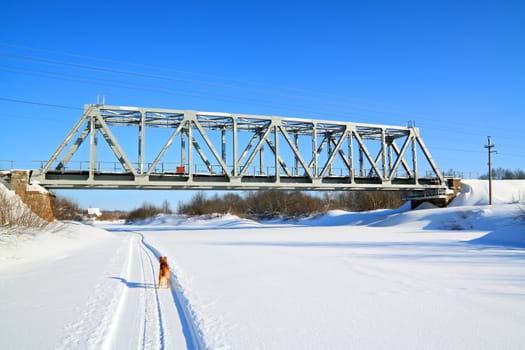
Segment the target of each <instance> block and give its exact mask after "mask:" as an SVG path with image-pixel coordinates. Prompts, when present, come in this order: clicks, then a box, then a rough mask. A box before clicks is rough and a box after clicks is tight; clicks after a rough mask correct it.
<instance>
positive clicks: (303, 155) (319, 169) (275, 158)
mask: <svg viewBox="0 0 525 350" xmlns="http://www.w3.org/2000/svg"><path fill="white" fill-rule="evenodd" d="M118 127H127V128H133V127H135V128H137V130H138V132H137V134H136V135H138V139H137V140H136V142H137V143H136V145H137V146H136V148H135V149H136V150H137V153H136V154H135V155H133V154H128V153H126V152H125V151H124V148H123V147H122V145H121V143H120V142H119V141H125V142H126V143H130V141H131V143H133V140H129V139H126V140H118V139H117V137H116V136H115V134H114V132H113V131H112V130H113V129H115V128H118ZM153 128H156V129H163V130H166V129H167V131H166V136H165V137H166V138H165V140H164V141H162V140H159V139H158V138H154V137H151V136H150V137H147V136H148V133H149V132H150V130H153ZM99 134H100V135H102V139H103V140H104V141H105V142H106V144H107V146H109V150H111V152H112V158H113V160H116V162H115V164H116V165H115V167H114V170H113V171H111V172H108V171H104V170H101V169H100V168H99V167H97V163H98V162H101V161H103V160H102V159H99V158H101V157H102V154H101V152H99V150H98V147H99V144H100V143H101V141H102V139H101V140H99V139H98V138H97V136H98V135H99ZM75 136H76V139H75V141H74V142H73V143H72V145H70V144H71V141H72V140H73V139H74V138H75ZM88 137H89V140H90V145H89V169H88V170H87V171H88V177H87V179H85V182H86V183H88V184H89V185H90V186H91V187H94V186H96V185H97V184H98V183H100V184H101V186H109V185H110V184H112V183H113V184H115V183H117V184H121V182H118V181H115V182H112V180H111V179H110V180H107V179H108V176H109V175H111V174H115V173H120V174H127V175H128V180H127V181H130V182H133V184H135V185H136V186H137V187H148V186H151V187H152V188H153V187H154V186H155V183H154V182H153V180H152V179H153V178H155V179H158V178H159V176H164V177H163V178H162V179H163V182H161V183H162V185H163V186H167V185H166V184H171V182H170V181H171V180H173V181H175V182H177V183H178V184H182V185H183V186H186V187H187V188H190V187H192V188H193V187H194V186H193V185H194V184H195V179H196V178H195V176H201V177H202V176H208V177H209V178H207V180H205V181H204V180H203V182H206V185H207V186H212V187H213V183H214V181H219V182H220V183H221V184H222V185H218V188H219V187H220V188H226V187H227V188H239V189H242V188H243V186H244V185H245V184H247V185H246V187H253V186H254V185H253V184H254V183H257V182H258V181H260V182H261V183H264V184H268V183H270V184H271V185H272V186H273V187H275V188H279V187H280V186H282V187H283V188H285V187H286V188H293V187H294V184H295V183H297V184H298V185H297V186H298V188H299V187H300V188H304V189H308V188H309V187H308V186H310V187H311V188H312V189H322V188H324V187H327V188H328V187H330V188H331V187H336V188H339V189H352V188H356V189H361V188H362V189H366V188H367V186H368V185H371V184H373V185H374V186H375V187H381V188H385V189H389V188H395V187H396V186H397V187H399V188H401V187H402V188H411V187H412V188H420V187H421V186H422V180H423V179H426V178H428V176H427V177H423V176H420V175H419V174H418V171H419V169H420V168H421V164H419V163H418V162H421V161H422V162H424V163H426V166H427V167H428V166H429V167H430V172H431V176H430V178H432V180H433V182H432V183H434V184H436V186H438V187H443V186H444V179H443V176H442V175H441V173H440V171H439V168H438V167H437V166H436V164H435V163H434V161H433V159H432V157H431V155H430V153H429V151H428V149H427V147H426V146H425V144H424V142H423V140H422V139H421V137H420V135H419V130H418V129H417V128H415V127H412V126H410V127H396V126H387V125H374V124H358V123H349V122H335V121H319V120H307V119H295V118H284V117H270V116H256V115H244V114H229V113H212V112H197V111H186V110H171V109H155V108H137V107H122V106H105V105H99V104H97V105H86V106H85V108H84V113H83V115H82V117H81V118H80V119H79V121H78V122H77V123H76V124H75V125H74V127H73V129H72V130H71V131H70V132H69V133H68V134H67V136H66V138H65V139H64V141H63V142H62V143H61V144H60V145H59V147H58V148H57V150H56V151H55V152H54V153H53V155H52V156H51V158H50V159H49V161H48V162H47V163H46V164H45V165H44V166H43V167H42V169H39V170H37V171H36V172H37V175H38V176H40V181H44V182H46V181H47V180H46V179H48V178H50V176H47V175H49V174H54V176H55V178H57V179H58V180H60V178H59V177H58V176H59V175H57V174H59V173H62V174H64V179H65V180H70V179H71V177H67V176H66V174H68V173H70V172H77V173H78V172H81V171H85V170H86V169H82V168H78V167H77V168H75V166H74V165H71V164H72V159H73V156H75V155H77V153H79V152H80V150H81V148H82V147H81V146H82V144H83V143H84V141H85V140H86V139H88ZM147 140H151V143H153V141H155V143H156V149H153V148H151V147H148V146H149V144H148V142H147ZM187 141H188V142H187ZM397 142H400V144H401V147H400V148H399V147H398V143H397ZM159 144H160V146H159ZM345 145H346V146H345ZM68 146H69V149H67V150H66V148H67V147H68ZM410 147H411V148H412V152H411V153H410V152H408V149H409V148H410ZM177 149H178V150H179V153H178V155H180V157H179V156H176V157H174V156H173V153H175V154H177V152H171V153H170V150H177ZM195 155H197V156H198V157H195ZM60 156H62V158H61V160H60V161H59V160H58V159H59V157H60ZM148 156H150V157H151V159H152V162H151V163H148ZM257 156H259V165H258V168H259V171H258V172H257V171H254V169H257V166H256V165H255V164H254V161H255V159H256V157H257ZM355 157H357V159H354V158H355ZM110 158H111V157H110ZM201 163H204V168H202V167H198V165H200V164H201ZM165 164H177V167H176V170H174V169H171V168H170V167H169V166H165ZM265 164H269V165H268V166H265ZM287 164H290V165H291V167H288V165H287ZM159 167H160V168H159ZM354 167H357V168H354ZM159 169H161V170H159ZM202 169H204V170H202ZM400 169H401V170H402V171H401V173H400ZM365 170H366V171H365ZM110 173H111V174H110ZM100 175H106V176H105V177H104V180H102V179H101V178H100ZM170 175H174V176H179V178H166V176H170ZM215 177H221V179H220V180H219V179H217V180H214V178H215ZM58 180H57V181H58ZM420 180H421V181H420ZM283 181H284V182H283ZM66 182H67V181H66ZM224 183H226V184H228V185H224ZM429 183H430V182H427V183H425V186H428V184H429ZM299 184H300V185H299ZM334 184H335V185H334ZM400 184H401V185H400ZM57 186H59V185H58V184H57ZM130 186H131V185H130ZM221 186H222V187H221ZM228 186H229V187H228ZM264 186H266V187H267V185H264ZM123 187H124V186H123ZM175 187H176V186H175Z"/></svg>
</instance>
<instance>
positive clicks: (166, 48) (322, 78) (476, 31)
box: [0, 0, 525, 209]
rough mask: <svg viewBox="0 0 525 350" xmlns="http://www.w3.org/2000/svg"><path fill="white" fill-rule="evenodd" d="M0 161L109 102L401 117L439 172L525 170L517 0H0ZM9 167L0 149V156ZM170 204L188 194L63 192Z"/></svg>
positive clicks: (521, 7)
mask: <svg viewBox="0 0 525 350" xmlns="http://www.w3.org/2000/svg"><path fill="white" fill-rule="evenodd" d="M0 23H1V24H0V26H1V27H0V28H1V30H0V107H1V113H0V121H1V124H0V125H1V130H2V133H1V135H2V136H1V138H0V161H3V160H15V161H16V163H15V167H19V168H28V167H31V166H33V167H34V166H35V164H37V163H32V162H33V161H35V160H45V159H48V158H49V157H50V155H51V154H52V153H53V151H54V150H55V149H56V147H57V146H58V144H59V143H60V142H61V141H62V139H63V138H64V137H65V135H66V134H67V132H68V131H69V130H70V129H71V128H72V126H73V124H74V123H75V121H76V120H77V119H78V118H79V117H80V115H81V113H82V107H83V105H84V104H85V103H94V102H96V96H97V94H100V93H103V94H104V95H105V96H106V103H107V104H111V105H128V106H129V105H131V106H148V107H163V108H174V109H195V110H207V111H220V112H236V113H250V114H264V115H282V116H293V117H301V118H311V119H328V120H345V121H355V122H366V123H375V124H391V125H402V126H404V125H407V122H408V121H409V120H414V121H415V123H416V125H417V126H418V127H419V128H420V130H421V134H422V136H423V139H424V141H425V143H426V144H427V146H428V148H429V149H430V152H431V153H432V155H433V157H434V160H435V161H436V163H437V164H438V166H439V167H440V168H441V169H442V170H449V169H454V170H456V171H459V172H463V173H464V174H465V176H473V177H477V176H479V175H481V174H484V173H486V171H487V152H486V149H484V148H483V145H484V144H485V143H486V141H487V136H488V135H490V136H492V141H493V143H494V144H496V148H495V150H497V152H498V153H497V154H496V155H494V166H495V167H503V168H510V169H518V168H519V169H524V168H525V151H524V147H523V143H522V140H523V137H524V134H525V121H524V117H525V3H523V2H522V1H258V2H255V1H148V2H144V1H140V2H138V1H126V2H116V1H114V2H111V1H105V2H102V1H89V2H87V1H48V2H42V1H23V0H22V1H16V2H14V1H9V2H3V3H2V5H0ZM0 167H5V162H3V163H1V164H0ZM60 193H61V194H62V193H63V194H65V195H67V196H69V197H72V198H75V199H77V200H78V201H79V202H80V203H81V204H82V205H84V206H87V205H92V206H97V207H102V208H106V209H116V208H123V209H130V208H133V207H136V206H138V205H140V204H141V203H142V202H143V201H144V200H148V201H162V200H163V199H168V200H169V201H171V202H172V204H173V207H176V204H177V202H178V201H179V200H185V199H187V198H188V197H189V196H191V195H192V194H193V193H192V192H180V191H172V192H146V191H143V192H108V191H61V192H60Z"/></svg>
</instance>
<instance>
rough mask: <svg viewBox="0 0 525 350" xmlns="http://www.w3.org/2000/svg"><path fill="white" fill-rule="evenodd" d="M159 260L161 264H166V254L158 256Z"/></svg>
mask: <svg viewBox="0 0 525 350" xmlns="http://www.w3.org/2000/svg"><path fill="white" fill-rule="evenodd" d="M159 261H160V263H161V264H162V263H165V264H167V263H168V257H167V256H161V257H160V258H159Z"/></svg>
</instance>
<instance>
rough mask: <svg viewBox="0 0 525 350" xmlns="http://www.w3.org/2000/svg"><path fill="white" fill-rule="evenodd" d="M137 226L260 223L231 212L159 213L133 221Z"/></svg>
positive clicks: (212, 225)
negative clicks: (152, 217)
mask: <svg viewBox="0 0 525 350" xmlns="http://www.w3.org/2000/svg"><path fill="white" fill-rule="evenodd" d="M134 225H137V226H144V225H148V226H162V227H174V226H176V227H177V228H179V229H180V228H185V229H186V228H188V229H191V228H247V227H256V226H261V224H260V223H258V222H256V221H253V220H249V219H243V218H240V217H238V216H236V215H231V214H208V215H199V216H189V215H179V214H169V215H167V214H161V215H158V216H157V217H155V218H154V219H150V220H145V221H141V222H137V223H134Z"/></svg>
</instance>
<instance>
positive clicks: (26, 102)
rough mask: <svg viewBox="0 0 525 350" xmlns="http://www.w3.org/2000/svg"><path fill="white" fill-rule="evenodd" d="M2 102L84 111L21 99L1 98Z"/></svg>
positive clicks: (77, 108)
mask: <svg viewBox="0 0 525 350" xmlns="http://www.w3.org/2000/svg"><path fill="white" fill-rule="evenodd" d="M0 100H2V101H8V102H14V103H25V104H30V105H37V106H46V107H55V108H64V109H74V110H80V111H83V110H84V109H83V108H79V107H72V106H64V105H57V104H51V103H43V102H35V101H28V100H19V99H14V98H7V97H0Z"/></svg>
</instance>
